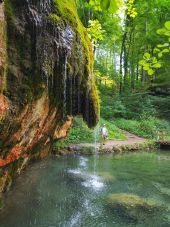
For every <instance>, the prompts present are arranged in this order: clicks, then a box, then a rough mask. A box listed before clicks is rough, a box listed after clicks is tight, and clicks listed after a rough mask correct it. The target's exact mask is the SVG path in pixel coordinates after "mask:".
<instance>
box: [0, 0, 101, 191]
mask: <svg viewBox="0 0 170 227" xmlns="http://www.w3.org/2000/svg"><path fill="white" fill-rule="evenodd" d="M0 24H1V25H2V26H1V30H0V86H1V92H0V119H1V120H0V167H1V170H0V175H1V176H2V177H1V178H0V192H1V191H3V189H4V188H6V187H7V185H9V184H10V182H11V173H13V172H16V171H19V172H20V170H21V169H22V168H23V167H24V166H25V165H26V163H27V162H28V161H29V160H30V159H31V158H33V157H37V156H41V157H44V156H47V155H48V154H49V152H50V150H51V146H52V141H53V140H54V139H55V138H57V139H59V138H60V137H62V136H65V135H66V131H67V129H68V128H69V127H70V125H71V119H72V116H75V115H82V116H83V118H84V120H85V121H86V122H87V124H88V125H89V126H90V127H93V126H94V125H95V124H96V122H97V121H98V99H97V94H96V88H95V83H94V78H93V74H92V67H93V66H92V58H93V55H92V48H91V44H90V41H89V40H88V37H87V35H86V31H85V29H84V28H83V26H82V24H81V22H80V20H79V18H78V15H77V12H76V5H75V2H74V0H71V1H70V0H69V2H68V1H66V0H62V1H61V0H22V1H20V0H5V2H1V3H0Z"/></svg>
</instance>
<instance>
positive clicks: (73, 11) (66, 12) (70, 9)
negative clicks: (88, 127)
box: [52, 0, 99, 122]
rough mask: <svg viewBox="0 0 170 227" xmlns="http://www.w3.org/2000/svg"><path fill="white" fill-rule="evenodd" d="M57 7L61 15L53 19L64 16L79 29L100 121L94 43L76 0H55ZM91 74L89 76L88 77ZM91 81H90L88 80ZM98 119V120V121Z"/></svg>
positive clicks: (97, 115) (94, 104)
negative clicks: (79, 13) (80, 15)
mask: <svg viewBox="0 0 170 227" xmlns="http://www.w3.org/2000/svg"><path fill="white" fill-rule="evenodd" d="M55 7H56V11H57V13H56V14H59V16H58V15H57V17H56V16H54V15H53V16H52V18H53V19H55V17H56V18H57V19H58V17H59V18H62V19H63V20H64V21H65V22H66V23H67V24H70V25H72V26H73V28H74V29H75V30H76V31H77V33H78V34H79V37H80V40H81V43H82V46H83V49H84V54H85V57H86V72H87V73H85V75H83V76H84V83H85V84H87V85H88V86H90V95H91V97H92V102H93V109H94V111H95V115H96V116H95V117H96V119H97V121H98V119H99V98H98V93H97V89H96V85H95V80H94V77H93V76H92V75H93V62H94V59H93V50H92V44H91V42H90V40H89V37H88V35H87V31H86V28H85V27H84V26H83V24H82V22H81V21H80V19H79V16H78V13H77V8H76V4H75V0H70V1H67V0H55ZM88 76H89V77H88ZM87 81H90V82H87ZM97 121H96V122H97Z"/></svg>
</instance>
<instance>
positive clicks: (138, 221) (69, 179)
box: [0, 152, 170, 227]
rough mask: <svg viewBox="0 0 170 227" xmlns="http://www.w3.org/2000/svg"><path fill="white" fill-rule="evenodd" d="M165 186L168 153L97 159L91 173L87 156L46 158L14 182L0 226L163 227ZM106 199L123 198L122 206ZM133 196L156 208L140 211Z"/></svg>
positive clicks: (167, 210) (168, 205)
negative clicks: (111, 197)
mask: <svg viewBox="0 0 170 227" xmlns="http://www.w3.org/2000/svg"><path fill="white" fill-rule="evenodd" d="M169 188H170V154H169V153H168V152H167V153H162V152H161V153H159V152H153V153H146V152H142V153H138V154H127V155H123V156H119V155H118V156H113V155H100V156H98V158H97V160H96V169H95V174H94V157H93V156H92V155H91V156H68V157H59V158H57V157H56V158H55V157H54V158H49V159H47V160H43V161H41V162H38V163H34V164H32V165H30V166H29V167H28V168H27V170H26V171H25V172H23V173H22V174H21V175H20V176H19V177H18V178H17V180H16V182H15V184H14V185H13V188H12V190H10V191H9V192H8V193H7V194H6V202H5V209H4V210H3V211H1V213H0V226H1V227H29V226H30V227H56V226H62V227H71V226H74V227H79V226H85V227H86V226H87V227H93V226H94V227H98V226H108V227H111V226H116V227H119V226H120V227H125V226H127V227H129V226H140V227H141V226H143V227H146V226H154V227H160V226H161V227H162V226H164V227H168V226H170V189H169ZM110 195H112V196H113V197H115V196H116V198H117V200H118V201H119V200H120V201H121V198H122V195H123V196H124V198H126V197H127V199H126V200H125V201H126V202H127V204H126V203H125V204H124V206H123V205H122V206H120V204H116V205H115V204H114V203H113V204H112V203H111V201H110V199H109V198H110ZM129 195H131V197H130V199H128V198H129V197H128V196H129ZM133 196H134V205H133V204H132V201H131V198H132V199H133ZM135 196H138V197H139V198H141V201H143V200H144V201H147V203H148V204H152V203H153V204H156V205H155V206H156V208H154V209H152V206H151V205H150V206H151V207H150V208H149V210H147V206H146V202H144V205H143V206H144V207H142V209H140V205H138V199H135V198H136V197H135ZM138 197H137V198H138ZM136 200H137V202H135V201H136ZM128 201H129V203H130V205H129V204H128ZM140 203H141V202H140ZM126 206H127V207H126ZM145 206H146V207H145ZM146 211H147V212H146Z"/></svg>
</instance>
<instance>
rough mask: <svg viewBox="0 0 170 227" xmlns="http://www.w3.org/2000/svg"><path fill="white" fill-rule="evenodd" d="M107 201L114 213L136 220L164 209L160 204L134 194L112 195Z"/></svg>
mask: <svg viewBox="0 0 170 227" xmlns="http://www.w3.org/2000/svg"><path fill="white" fill-rule="evenodd" d="M107 201H108V204H109V207H110V208H111V209H113V212H116V213H117V214H118V215H120V216H123V217H128V218H131V219H135V220H141V219H142V218H146V217H148V216H149V215H153V214H156V213H157V212H158V211H160V210H161V209H162V207H161V206H160V205H159V204H156V203H155V202H153V201H150V200H146V199H143V198H141V197H139V196H137V195H133V194H126V193H120V194H110V195H109V196H108V198H107Z"/></svg>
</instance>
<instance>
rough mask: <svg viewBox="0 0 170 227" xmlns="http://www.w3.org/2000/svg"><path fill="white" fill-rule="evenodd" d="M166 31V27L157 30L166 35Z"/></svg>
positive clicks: (158, 32) (159, 33)
mask: <svg viewBox="0 0 170 227" xmlns="http://www.w3.org/2000/svg"><path fill="white" fill-rule="evenodd" d="M166 31H167V30H166V29H165V28H160V29H158V30H157V34H158V35H165V33H166Z"/></svg>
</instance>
